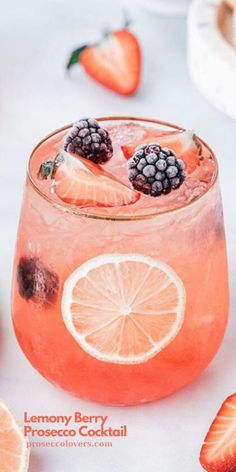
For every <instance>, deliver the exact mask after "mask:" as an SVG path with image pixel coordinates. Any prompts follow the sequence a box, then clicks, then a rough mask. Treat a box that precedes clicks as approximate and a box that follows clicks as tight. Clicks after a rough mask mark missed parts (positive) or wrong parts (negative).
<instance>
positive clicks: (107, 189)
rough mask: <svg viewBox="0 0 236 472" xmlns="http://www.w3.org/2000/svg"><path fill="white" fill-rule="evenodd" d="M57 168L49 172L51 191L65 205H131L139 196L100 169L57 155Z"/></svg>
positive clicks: (65, 154)
mask: <svg viewBox="0 0 236 472" xmlns="http://www.w3.org/2000/svg"><path fill="white" fill-rule="evenodd" d="M61 156H62V159H60V162H59V165H56V167H55V171H54V173H53V179H54V180H53V189H54V191H55V193H56V195H57V196H58V197H59V198H60V199H61V200H63V201H64V202H66V203H70V204H72V205H77V206H80V207H83V208H86V207H113V206H123V205H130V204H132V203H135V202H136V201H137V200H138V199H139V198H140V195H139V193H138V192H135V191H134V190H132V189H131V188H129V187H127V186H125V185H124V184H122V183H121V182H119V181H118V180H116V179H115V178H114V177H113V176H111V175H110V174H109V173H108V172H105V171H104V170H103V169H102V168H101V167H100V166H98V165H96V164H93V163H92V162H90V161H88V160H86V159H83V158H78V156H76V158H75V157H73V156H72V155H70V154H69V153H66V152H65V151H62V152H61V153H60V157H61Z"/></svg>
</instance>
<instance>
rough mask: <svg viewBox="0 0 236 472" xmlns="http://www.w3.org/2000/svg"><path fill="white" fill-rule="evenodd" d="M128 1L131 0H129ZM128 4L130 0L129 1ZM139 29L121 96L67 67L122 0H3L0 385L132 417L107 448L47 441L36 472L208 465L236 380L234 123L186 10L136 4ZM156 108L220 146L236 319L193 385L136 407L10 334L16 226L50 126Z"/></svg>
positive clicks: (41, 406)
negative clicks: (91, 394) (137, 69)
mask: <svg viewBox="0 0 236 472" xmlns="http://www.w3.org/2000/svg"><path fill="white" fill-rule="evenodd" d="M126 3H127V2H126ZM130 4H131V3H130ZM132 5H133V6H132V10H133V17H134V19H135V23H134V29H135V30H136V31H137V33H138V34H139V36H140V39H141V41H142V44H143V49H144V77H143V83H142V87H141V89H140V91H139V93H138V94H137V96H135V97H133V98H130V99H125V98H120V97H119V96H116V95H113V94H112V93H109V92H108V91H106V90H104V89H102V88H101V87H99V86H97V85H95V84H94V83H92V82H90V81H89V80H88V79H87V78H86V77H85V76H84V75H83V74H82V73H81V72H80V71H79V70H75V71H74V72H73V74H72V77H71V78H70V79H69V78H68V77H67V76H66V74H65V72H64V63H65V60H66V58H67V54H68V51H70V49H71V48H73V47H74V46H77V45H79V44H80V43H81V42H83V41H86V40H88V39H93V38H96V37H97V35H99V31H100V30H101V29H102V28H103V27H104V26H106V25H107V24H108V25H111V24H113V25H114V26H118V25H119V23H120V18H121V3H120V1H114V0H113V1H112V2H111V1H109V0H100V1H96V0H86V1H84V2H82V1H81V0H79V1H78V0H77V1H75V0H39V1H37V2H36V1H32V0H22V1H21V2H18V1H17V0H11V1H10V2H3V0H2V2H1V19H0V23H1V25H0V31H1V37H2V39H1V40H0V110H1V111H0V121H1V124H0V133H1V141H0V142H1V184H0V204H1V223H2V224H1V232H0V239H1V247H0V251H1V255H0V261H1V292H0V312H1V320H0V322H1V326H0V328H1V347H0V395H1V396H2V397H3V398H5V399H6V400H7V401H8V402H9V404H10V405H11V406H12V408H13V409H14V410H15V411H16V413H17V415H18V417H19V419H20V420H22V415H23V411H24V410H28V411H29V412H30V413H31V414H36V415H39V414H40V415H42V414H46V413H49V414H57V415H59V414H71V413H73V411H74V410H81V411H82V412H84V413H85V414H86V413H87V414H90V415H91V414H99V415H100V414H107V415H109V417H110V421H111V423H112V424H114V425H115V424H117V425H119V424H123V423H127V424H128V430H129V433H128V438H125V439H118V438H117V439H116V440H114V442H113V447H112V448H106V449H102V448H93V449H92V448H90V449H85V448H83V449H82V448H81V449H79V448H74V449H60V448H56V449H53V448H47V449H46V448H45V449H36V448H35V449H34V450H33V452H32V458H31V464H30V469H29V470H30V472H54V471H55V472H65V471H68V472H85V471H87V470H89V471H92V472H104V471H107V472H108V471H109V472H110V471H111V470H112V471H113V472H143V470H148V471H149V472H172V471H173V470H175V471H178V472H189V471H195V472H197V471H199V472H200V470H202V469H201V467H200V465H199V463H198V453H199V448H200V445H201V442H202V440H203V437H204V434H205V432H206V429H207V427H208V423H209V421H210V420H211V419H212V416H213V415H214V413H215V411H216V410H217V408H218V406H219V404H220V403H221V401H222V400H223V399H224V397H225V396H227V395H228V394H229V393H232V392H233V391H234V390H236V363H235V352H236V348H235V345H236V343H235V340H236V323H235V311H236V296H235V287H236V247H235V246H236V244H235V241H236V214H235V213H236V212H235V201H236V197H235V195H234V192H235V191H236V188H235V176H234V172H235V173H236V160H235V149H236V138H235V135H236V134H235V130H236V122H235V121H232V120H231V119H230V118H227V117H226V116H224V115H223V114H221V113H220V112H218V111H217V110H215V109H214V108H213V107H212V106H211V105H210V104H208V103H207V102H206V101H205V99H204V98H202V97H201V96H200V95H199V93H198V91H197V90H196V89H195V88H194V86H193V85H192V83H191V81H190V79H189V76H188V73H187V69H186V57H185V53H186V44H185V39H186V25H185V20H184V19H167V18H158V17H157V16H155V15H153V14H150V13H145V11H144V10H142V9H140V8H134V3H133V2H132ZM104 114H131V115H143V116H151V117H158V118H161V119H164V120H165V119H166V120H169V121H173V122H177V123H180V124H182V125H183V126H186V127H188V128H194V129H196V130H197V132H198V133H199V134H200V135H201V136H202V137H203V138H205V139H206V140H207V141H208V142H209V143H210V144H211V145H212V147H213V148H214V150H215V151H216V153H217V155H218V157H219V161H220V167H221V186H222V193H223V201H224V211H225V224H226V231H227V241H228V253H229V268H230V285H231V313H230V315H231V321H230V323H229V326H228V330H227V333H226V337H225V340H224V343H223V345H222V347H221V349H220V351H219V353H218V355H217V356H216V358H215V360H214V361H213V362H212V364H211V365H210V366H209V368H208V369H207V370H206V371H205V372H204V373H203V374H202V375H201V376H200V377H199V378H198V379H197V380H196V381H195V382H193V383H192V384H191V385H190V386H188V387H187V388H185V389H183V390H182V391H180V392H179V393H177V394H176V395H174V396H172V397H169V398H167V399H165V400H163V401H161V402H158V403H153V404H149V405H146V406H141V407H132V408H108V407H105V406H100V405H96V404H92V403H86V402H85V401H80V400H79V399H76V398H73V397H71V396H70V395H68V394H66V393H64V392H62V391H61V390H59V389H57V388H56V387H54V386H53V385H51V384H49V383H48V382H47V381H46V380H44V379H43V378H42V377H41V376H40V375H39V374H38V373H37V372H35V371H34V369H33V368H32V367H31V365H30V364H29V363H28V361H27V360H26V359H25V357H24V355H23V354H22V352H21V350H20V348H19V347H18V345H17V342H16V340H15V337H14V333H13V329H12V324H11V318H10V285H11V270H12V259H13V253H14V242H15V236H16V227H17V220H18V214H19V208H20V203H21V194H22V188H23V183H24V178H25V167H26V162H27V157H28V155H29V152H30V150H31V149H32V147H33V146H34V144H35V143H36V142H37V141H38V140H39V139H40V138H41V137H43V136H44V134H45V133H48V132H49V131H51V130H53V129H54V128H57V127H59V126H60V125H62V124H64V123H67V122H71V121H73V120H75V119H76V118H78V117H79V116H81V115H92V116H93V115H95V116H96V115H104Z"/></svg>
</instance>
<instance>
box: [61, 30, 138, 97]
mask: <svg viewBox="0 0 236 472" xmlns="http://www.w3.org/2000/svg"><path fill="white" fill-rule="evenodd" d="M78 63H80V64H81V65H82V66H83V68H84V70H85V72H86V73H87V74H88V75H89V76H90V77H91V78H92V79H93V80H95V81H96V82H99V83H100V84H102V85H103V86H105V87H106V88H109V89H111V90H113V91H114V92H116V93H119V94H121V95H132V94H134V93H135V92H136V90H137V88H138V86H139V84H140V79H141V48H140V45H139V41H138V39H137V37H136V36H135V35H134V34H133V33H131V32H130V31H128V29H127V24H126V25H125V27H124V28H123V29H121V30H118V31H113V32H112V31H111V32H106V34H105V36H104V37H103V39H102V40H101V41H100V42H97V43H96V44H94V45H91V46H81V47H79V48H78V49H76V50H75V51H73V52H72V53H71V55H70V58H69V61H68V64H67V69H70V68H71V67H72V66H73V65H75V64H78Z"/></svg>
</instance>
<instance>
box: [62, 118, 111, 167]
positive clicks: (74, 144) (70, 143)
mask: <svg viewBox="0 0 236 472" xmlns="http://www.w3.org/2000/svg"><path fill="white" fill-rule="evenodd" d="M64 149H65V151H68V152H72V153H74V154H78V155H79V156H81V157H84V158H86V159H89V160H90V161H92V162H95V163H96V164H105V163H106V162H107V161H109V159H110V158H111V157H112V155H113V147H112V142H111V138H110V136H109V133H108V131H107V130H106V129H104V128H102V127H101V126H100V124H99V123H98V122H97V121H96V120H94V119H93V118H83V119H81V120H79V121H76V123H75V124H74V126H73V128H72V129H71V130H70V131H69V132H68V133H67V135H66V137H65V144H64Z"/></svg>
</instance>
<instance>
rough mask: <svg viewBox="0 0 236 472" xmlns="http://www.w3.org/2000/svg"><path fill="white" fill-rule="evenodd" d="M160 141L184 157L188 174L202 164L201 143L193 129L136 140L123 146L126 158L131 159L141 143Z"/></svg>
mask: <svg viewBox="0 0 236 472" xmlns="http://www.w3.org/2000/svg"><path fill="white" fill-rule="evenodd" d="M150 142H152V143H158V144H160V145H161V146H162V147H167V148H170V149H172V150H173V151H174V152H175V154H176V156H177V157H179V158H180V159H182V160H183V161H184V163H185V169H186V171H187V173H188V174H191V172H193V171H194V169H195V168H196V167H197V166H198V165H199V164H200V160H199V159H200V156H201V144H200V143H199V141H198V139H197V137H196V135H195V133H194V132H193V131H177V132H174V133H170V134H168V135H166V134H163V135H162V136H156V137H155V136H154V135H153V136H152V139H151V140H150V138H149V137H147V138H145V139H143V140H142V142H135V143H132V144H129V145H127V146H121V149H122V151H123V154H124V156H125V158H126V159H130V158H131V157H132V156H133V154H134V153H135V149H136V148H137V146H139V145H140V144H149V143H150Z"/></svg>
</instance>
